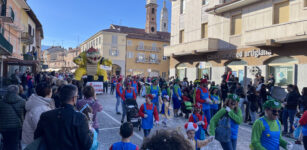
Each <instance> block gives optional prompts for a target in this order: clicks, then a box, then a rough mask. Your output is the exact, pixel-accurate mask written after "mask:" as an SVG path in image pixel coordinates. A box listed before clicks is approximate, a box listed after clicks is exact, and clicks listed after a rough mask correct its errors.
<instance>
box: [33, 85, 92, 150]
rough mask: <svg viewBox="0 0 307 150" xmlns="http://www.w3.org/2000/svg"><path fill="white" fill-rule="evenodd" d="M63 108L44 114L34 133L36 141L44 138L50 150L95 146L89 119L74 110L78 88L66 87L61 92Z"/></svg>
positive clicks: (68, 149) (80, 149) (70, 149)
mask: <svg viewBox="0 0 307 150" xmlns="http://www.w3.org/2000/svg"><path fill="white" fill-rule="evenodd" d="M60 97H61V101H62V104H63V107H61V108H59V109H55V110H51V111H47V112H45V113H43V114H42V115H41V117H40V120H39V122H38V125H37V128H36V130H35V133H34V139H37V138H40V137H41V138H42V139H43V141H44V143H45V144H46V147H48V149H61V150H72V149H73V150H84V149H90V148H91V146H92V144H93V134H92V132H91V131H90V129H89V126H88V121H87V118H86V116H85V115H84V114H82V113H80V112H77V111H76V110H75V108H74V106H76V103H77V98H78V88H77V87H76V86H74V85H71V84H69V85H64V86H63V87H62V88H61V90H60Z"/></svg>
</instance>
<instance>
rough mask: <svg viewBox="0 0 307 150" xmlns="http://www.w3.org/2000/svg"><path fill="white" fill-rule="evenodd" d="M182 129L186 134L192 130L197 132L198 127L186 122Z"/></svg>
mask: <svg viewBox="0 0 307 150" xmlns="http://www.w3.org/2000/svg"><path fill="white" fill-rule="evenodd" d="M184 128H185V130H186V131H187V132H188V131H190V130H193V131H195V132H196V131H197V130H198V125H197V124H196V123H193V122H188V123H186V124H185V125H184Z"/></svg>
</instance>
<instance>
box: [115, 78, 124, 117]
mask: <svg viewBox="0 0 307 150" xmlns="http://www.w3.org/2000/svg"><path fill="white" fill-rule="evenodd" d="M122 84H123V79H122V78H119V79H118V80H117V84H116V94H115V95H116V106H115V110H116V114H118V115H120V112H119V111H118V106H119V104H120V103H122V100H123V85H122ZM122 111H123V112H124V110H122Z"/></svg>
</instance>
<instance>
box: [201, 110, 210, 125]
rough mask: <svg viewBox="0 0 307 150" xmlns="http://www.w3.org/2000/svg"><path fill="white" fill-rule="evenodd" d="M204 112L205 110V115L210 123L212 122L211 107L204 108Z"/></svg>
mask: <svg viewBox="0 0 307 150" xmlns="http://www.w3.org/2000/svg"><path fill="white" fill-rule="evenodd" d="M203 112H204V115H205V117H206V119H207V122H208V124H210V120H211V111H210V109H206V110H203Z"/></svg>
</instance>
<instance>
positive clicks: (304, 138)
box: [303, 136, 307, 149]
mask: <svg viewBox="0 0 307 150" xmlns="http://www.w3.org/2000/svg"><path fill="white" fill-rule="evenodd" d="M303 143H304V148H305V149H307V136H303Z"/></svg>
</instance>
